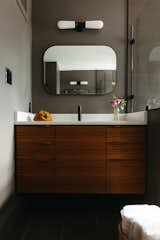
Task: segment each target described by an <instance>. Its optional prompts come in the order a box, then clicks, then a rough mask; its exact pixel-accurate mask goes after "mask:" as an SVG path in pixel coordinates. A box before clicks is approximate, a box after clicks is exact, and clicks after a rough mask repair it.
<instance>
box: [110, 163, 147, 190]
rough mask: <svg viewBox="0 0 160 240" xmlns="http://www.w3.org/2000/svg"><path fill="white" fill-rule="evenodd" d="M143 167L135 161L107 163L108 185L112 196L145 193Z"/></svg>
mask: <svg viewBox="0 0 160 240" xmlns="http://www.w3.org/2000/svg"><path fill="white" fill-rule="evenodd" d="M144 171H145V166H144V163H143V162H141V161H140V162H136V161H127V160H125V161H121V160H117V161H115V160H114V161H113V160H111V161H109V162H108V179H107V180H108V184H109V189H108V190H109V192H110V193H111V194H112V193H113V194H143V193H144V191H145V172H144Z"/></svg>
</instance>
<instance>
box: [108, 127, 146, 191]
mask: <svg viewBox="0 0 160 240" xmlns="http://www.w3.org/2000/svg"><path fill="white" fill-rule="evenodd" d="M106 136H107V141H106V161H107V164H106V182H107V183H106V184H107V187H108V192H109V193H111V194H112V193H115V194H123V193H124V194H144V192H145V169H146V167H145V164H146V161H145V157H146V156H145V150H146V146H145V141H146V128H145V127H143V126H140V127H139V126H138V127H136V126H133V127H130V126H129V127H128V126H123V127H120V128H114V127H107V135H106Z"/></svg>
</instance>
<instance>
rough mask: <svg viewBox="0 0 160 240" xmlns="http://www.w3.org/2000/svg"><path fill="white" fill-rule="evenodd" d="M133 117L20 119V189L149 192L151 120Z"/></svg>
mask: <svg viewBox="0 0 160 240" xmlns="http://www.w3.org/2000/svg"><path fill="white" fill-rule="evenodd" d="M106 115H107V114H106ZM26 116H27V115H26ZM66 116H67V115H66ZM132 116H133V119H130V120H129V119H128V120H123V121H122V120H121V121H111V120H109V119H108V121H105V120H104V121H102V120H101V122H100V121H95V120H94V121H91V120H90V121H89V120H88V121H87V120H85V115H84V120H83V119H82V122H77V121H73V119H72V121H71V120H70V121H67V120H66V119H65V120H63V121H62V120H61V121H60V120H59V121H58V117H60V116H58V114H57V116H56V115H54V117H55V121H53V122H50V123H49V122H47V123H45V122H33V121H28V120H27V117H26V121H19V120H18V119H17V121H16V126H15V138H16V191H17V193H90V194H144V192H145V178H146V157H145V155H146V154H145V152H146V122H145V121H139V120H137V119H136V118H134V115H132ZM72 117H74V116H72ZM89 117H90V118H91V117H92V118H93V116H91V115H89V116H88V118H89ZM99 117H100V116H99ZM107 117H108V118H109V117H111V115H109V114H108V116H107ZM56 118H57V119H56ZM53 119H54V118H53ZM86 119H87V117H86ZM101 119H102V116H101ZM133 122H134V124H133Z"/></svg>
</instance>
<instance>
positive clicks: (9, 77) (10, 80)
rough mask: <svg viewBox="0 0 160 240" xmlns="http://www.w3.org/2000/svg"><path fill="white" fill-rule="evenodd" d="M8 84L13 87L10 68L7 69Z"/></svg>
mask: <svg viewBox="0 0 160 240" xmlns="http://www.w3.org/2000/svg"><path fill="white" fill-rule="evenodd" d="M6 82H7V83H8V84H10V85H12V71H11V70H10V69H9V68H6Z"/></svg>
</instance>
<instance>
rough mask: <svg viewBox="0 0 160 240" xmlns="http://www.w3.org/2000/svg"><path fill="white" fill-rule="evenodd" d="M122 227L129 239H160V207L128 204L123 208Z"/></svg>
mask: <svg viewBox="0 0 160 240" xmlns="http://www.w3.org/2000/svg"><path fill="white" fill-rule="evenodd" d="M121 216H122V229H123V231H124V233H125V234H127V235H128V237H129V240H135V239H136V240H160V208H159V207H158V206H155V205H147V204H144V205H128V206H125V207H123V209H122V210H121Z"/></svg>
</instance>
